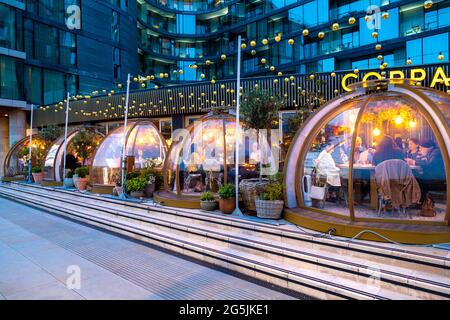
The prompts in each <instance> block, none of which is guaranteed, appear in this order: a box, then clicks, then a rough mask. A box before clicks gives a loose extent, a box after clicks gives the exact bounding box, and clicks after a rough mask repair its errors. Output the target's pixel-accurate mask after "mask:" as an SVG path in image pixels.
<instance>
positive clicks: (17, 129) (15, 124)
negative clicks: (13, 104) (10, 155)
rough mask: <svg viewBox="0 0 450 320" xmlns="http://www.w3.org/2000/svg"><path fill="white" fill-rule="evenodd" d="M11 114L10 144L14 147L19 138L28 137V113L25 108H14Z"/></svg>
mask: <svg viewBox="0 0 450 320" xmlns="http://www.w3.org/2000/svg"><path fill="white" fill-rule="evenodd" d="M8 115H9V146H10V147H12V146H13V145H14V144H16V143H17V142H18V141H19V140H21V139H23V138H25V137H26V133H27V113H26V111H23V110H13V111H10V112H8Z"/></svg>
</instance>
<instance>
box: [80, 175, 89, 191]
mask: <svg viewBox="0 0 450 320" xmlns="http://www.w3.org/2000/svg"><path fill="white" fill-rule="evenodd" d="M88 182H89V179H88V178H78V181H77V188H78V190H80V191H84V190H86V186H87V184H88Z"/></svg>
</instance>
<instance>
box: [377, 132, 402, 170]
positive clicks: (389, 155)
mask: <svg viewBox="0 0 450 320" xmlns="http://www.w3.org/2000/svg"><path fill="white" fill-rule="evenodd" d="M392 159H399V160H404V159H405V155H404V154H403V151H402V150H400V149H399V148H398V147H397V145H396V143H395V141H394V139H393V138H392V137H391V136H384V137H383V139H381V142H380V144H379V145H378V146H377V151H375V154H374V155H373V164H374V165H379V164H380V163H382V162H384V161H386V160H392Z"/></svg>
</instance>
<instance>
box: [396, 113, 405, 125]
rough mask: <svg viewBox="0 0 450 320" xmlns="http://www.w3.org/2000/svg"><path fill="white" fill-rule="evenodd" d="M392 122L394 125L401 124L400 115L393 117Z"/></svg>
mask: <svg viewBox="0 0 450 320" xmlns="http://www.w3.org/2000/svg"><path fill="white" fill-rule="evenodd" d="M394 122H395V124H396V125H401V124H402V123H403V118H402V117H401V116H400V115H398V116H396V117H395V119H394Z"/></svg>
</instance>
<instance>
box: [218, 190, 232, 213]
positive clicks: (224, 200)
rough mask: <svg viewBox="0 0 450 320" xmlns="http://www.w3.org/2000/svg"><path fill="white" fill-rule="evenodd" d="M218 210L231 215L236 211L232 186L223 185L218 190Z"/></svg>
mask: <svg viewBox="0 0 450 320" xmlns="http://www.w3.org/2000/svg"><path fill="white" fill-rule="evenodd" d="M219 197H220V199H219V208H220V211H222V212H223V213H226V214H231V213H233V211H234V209H236V189H235V188H234V185H233V184H225V185H223V186H222V187H220V189H219Z"/></svg>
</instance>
